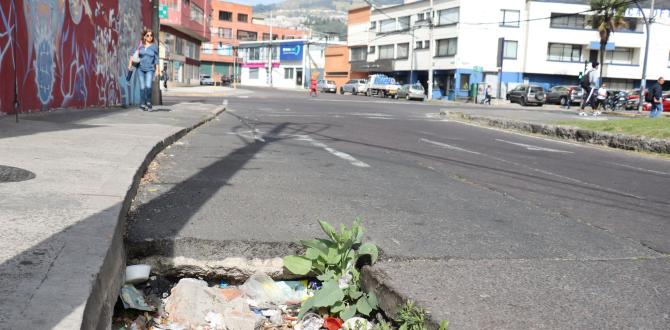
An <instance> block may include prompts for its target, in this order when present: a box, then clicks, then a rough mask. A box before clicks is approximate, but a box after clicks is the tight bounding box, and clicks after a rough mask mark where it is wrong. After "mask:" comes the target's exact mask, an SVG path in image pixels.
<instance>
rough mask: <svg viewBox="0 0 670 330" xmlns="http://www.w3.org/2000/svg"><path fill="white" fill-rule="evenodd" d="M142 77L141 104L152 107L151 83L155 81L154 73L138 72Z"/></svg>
mask: <svg viewBox="0 0 670 330" xmlns="http://www.w3.org/2000/svg"><path fill="white" fill-rule="evenodd" d="M137 73H138V74H139V75H140V104H148V105H151V83H152V82H153V79H154V71H153V70H152V71H142V70H137Z"/></svg>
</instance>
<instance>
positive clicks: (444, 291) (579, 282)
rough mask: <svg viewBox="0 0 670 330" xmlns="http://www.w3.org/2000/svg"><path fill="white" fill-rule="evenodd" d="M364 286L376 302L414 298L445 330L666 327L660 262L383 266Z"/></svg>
mask: <svg viewBox="0 0 670 330" xmlns="http://www.w3.org/2000/svg"><path fill="white" fill-rule="evenodd" d="M364 281H365V283H366V285H367V286H368V287H369V288H370V287H371V288H375V290H376V291H377V293H378V294H379V296H380V297H383V298H385V299H383V303H386V304H393V303H394V302H395V303H397V302H398V301H399V299H406V298H410V299H414V300H415V301H416V302H418V303H419V304H421V305H422V306H424V307H426V308H427V309H428V310H429V311H430V312H431V314H432V315H431V318H432V321H433V326H436V325H437V322H439V321H440V320H449V328H450V329H668V328H670V293H669V292H670V259H669V258H667V257H661V258H651V259H612V260H558V259H553V260H552V259H545V260H540V259H533V260H500V259H498V260H449V261H444V260H414V261H385V262H381V263H378V264H377V265H375V266H374V267H373V268H368V269H366V271H365V272H364ZM538 297H542V298H541V299H538ZM384 307H385V310H386V311H387V312H388V311H393V310H396V308H397V307H396V305H389V306H384Z"/></svg>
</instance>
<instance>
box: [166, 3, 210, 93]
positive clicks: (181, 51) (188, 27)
mask: <svg viewBox="0 0 670 330" xmlns="http://www.w3.org/2000/svg"><path fill="white" fill-rule="evenodd" d="M209 1H210V0H161V1H160V5H161V6H166V7H167V17H166V18H165V17H164V18H161V19H160V23H161V26H160V36H159V42H160V47H159V49H160V66H161V68H162V70H167V72H168V75H169V77H170V80H171V84H175V85H191V84H197V83H198V82H199V72H200V47H201V45H202V43H203V42H206V41H208V40H209V35H210V33H209V24H208V19H209V12H210V10H211V8H210V6H209Z"/></svg>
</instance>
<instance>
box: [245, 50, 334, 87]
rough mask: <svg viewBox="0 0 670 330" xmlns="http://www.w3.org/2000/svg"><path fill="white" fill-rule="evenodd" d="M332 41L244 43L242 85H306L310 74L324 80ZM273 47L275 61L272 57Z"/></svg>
mask: <svg viewBox="0 0 670 330" xmlns="http://www.w3.org/2000/svg"><path fill="white" fill-rule="evenodd" d="M328 44H333V43H332V42H329V43H327V42H326V41H313V40H305V39H295V40H283V41H272V43H270V41H250V42H240V46H239V56H240V58H241V64H240V66H241V68H242V69H241V74H240V84H241V85H246V86H265V87H269V86H271V87H280V88H305V87H307V86H308V84H309V82H310V77H312V78H314V79H323V70H324V65H325V53H324V52H325V48H326V46H327V45H328ZM270 48H272V59H271V60H270V59H269V57H268V54H269V53H270V51H269V49H270ZM270 63H272V68H271V69H270Z"/></svg>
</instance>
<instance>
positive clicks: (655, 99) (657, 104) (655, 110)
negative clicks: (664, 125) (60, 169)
mask: <svg viewBox="0 0 670 330" xmlns="http://www.w3.org/2000/svg"><path fill="white" fill-rule="evenodd" d="M664 83H665V79H663V77H659V78H658V82H657V83H656V85H654V87H652V88H651V89H650V90H649V94H650V98H651V113H649V117H651V118H656V117H658V116H660V115H661V114H662V113H663V84H664Z"/></svg>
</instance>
